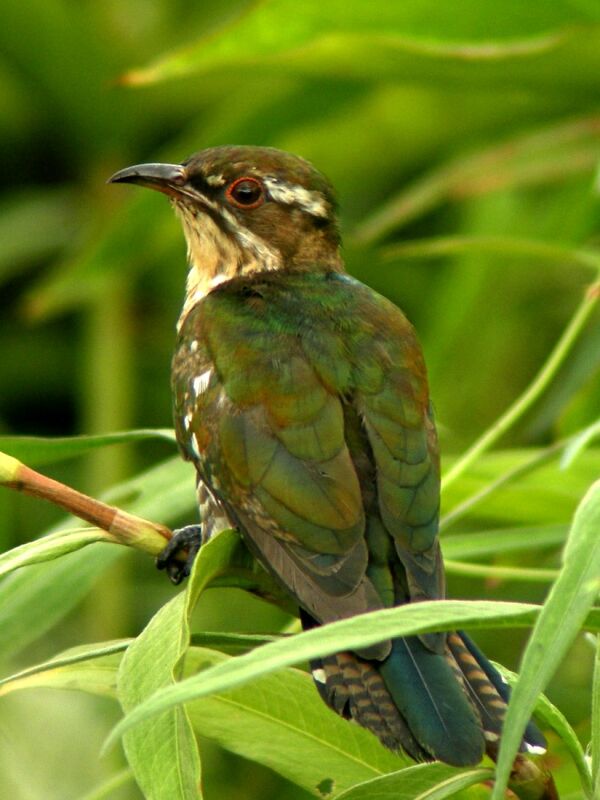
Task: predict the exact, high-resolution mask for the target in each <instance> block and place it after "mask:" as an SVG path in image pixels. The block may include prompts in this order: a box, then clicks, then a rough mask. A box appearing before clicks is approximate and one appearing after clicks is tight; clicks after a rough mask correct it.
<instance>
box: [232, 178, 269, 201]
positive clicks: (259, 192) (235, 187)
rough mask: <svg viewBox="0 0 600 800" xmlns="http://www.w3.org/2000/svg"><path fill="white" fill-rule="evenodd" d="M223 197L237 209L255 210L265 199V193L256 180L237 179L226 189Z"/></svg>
mask: <svg viewBox="0 0 600 800" xmlns="http://www.w3.org/2000/svg"><path fill="white" fill-rule="evenodd" d="M225 196H226V197H227V199H228V200H229V202H230V203H231V205H233V206H237V207H238V208H256V207H257V206H259V205H260V204H261V203H262V201H263V200H264V199H265V192H264V189H263V186H262V183H261V182H260V181H259V180H257V179H256V178H238V179H237V180H236V181H234V182H233V183H232V184H231V186H229V187H228V188H227V191H226V192H225Z"/></svg>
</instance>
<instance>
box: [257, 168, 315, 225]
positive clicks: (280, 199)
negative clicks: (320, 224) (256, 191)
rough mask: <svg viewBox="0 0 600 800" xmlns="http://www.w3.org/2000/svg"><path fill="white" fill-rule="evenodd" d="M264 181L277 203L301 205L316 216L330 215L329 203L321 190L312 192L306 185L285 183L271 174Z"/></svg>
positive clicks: (304, 209)
mask: <svg viewBox="0 0 600 800" xmlns="http://www.w3.org/2000/svg"><path fill="white" fill-rule="evenodd" d="M263 181H264V184H265V186H266V187H267V189H268V190H269V194H270V195H271V197H272V198H273V200H275V202H276V203H285V204H286V205H289V206H292V205H296V206H299V207H300V208H301V209H302V210H303V211H306V212H307V214H312V215H313V216H314V217H327V216H328V215H329V208H328V205H327V203H326V202H325V200H324V198H323V195H322V194H321V193H320V192H310V191H309V190H308V189H305V188H304V186H299V185H298V184H294V183H285V182H284V181H281V180H279V178H274V177H270V176H267V177H266V178H263Z"/></svg>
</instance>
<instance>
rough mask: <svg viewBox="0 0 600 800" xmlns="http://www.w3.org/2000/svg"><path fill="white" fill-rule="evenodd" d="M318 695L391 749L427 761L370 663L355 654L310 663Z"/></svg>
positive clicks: (338, 655)
mask: <svg viewBox="0 0 600 800" xmlns="http://www.w3.org/2000/svg"><path fill="white" fill-rule="evenodd" d="M310 667H311V670H312V675H313V679H314V681H315V684H316V686H317V688H318V690H319V694H320V695H321V697H322V698H323V700H324V701H325V702H326V703H327V705H328V706H330V707H331V708H333V710H334V711H336V712H337V713H338V714H340V715H341V716H342V717H344V718H346V719H354V720H356V722H358V724H359V725H362V727H364V728H367V730H370V731H371V732H372V733H374V734H375V736H377V738H378V739H379V740H380V741H381V743H382V744H383V745H385V746H386V747H388V748H389V749H390V750H404V751H405V752H406V753H408V755H409V756H410V757H411V758H413V759H414V760H415V761H424V760H429V759H430V756H429V755H428V753H427V752H426V751H425V750H423V748H421V746H420V745H419V744H418V742H417V741H416V739H415V738H414V736H413V735H412V733H411V732H410V729H409V727H408V725H407V724H406V721H405V720H404V718H403V717H402V715H401V714H400V712H399V710H398V708H397V707H396V705H395V703H394V701H393V699H392V696H391V695H390V693H389V691H388V690H387V687H386V685H385V683H384V682H383V679H382V677H381V675H380V674H379V672H378V670H377V668H376V667H375V666H374V664H373V662H368V661H365V660H364V659H362V658H360V657H359V656H356V655H355V654H354V653H348V652H344V653H336V654H335V655H332V656H327V657H325V658H321V659H315V660H314V661H311V664H310Z"/></svg>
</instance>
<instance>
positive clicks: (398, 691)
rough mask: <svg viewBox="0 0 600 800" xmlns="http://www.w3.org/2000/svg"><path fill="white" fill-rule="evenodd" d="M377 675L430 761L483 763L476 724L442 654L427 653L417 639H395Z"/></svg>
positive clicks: (479, 730) (482, 749) (457, 763)
mask: <svg viewBox="0 0 600 800" xmlns="http://www.w3.org/2000/svg"><path fill="white" fill-rule="evenodd" d="M379 671H380V672H381V675H382V677H383V680H384V682H385V684H386V686H387V688H388V689H389V692H390V694H391V695H392V698H393V700H394V702H395V704H396V706H397V707H398V709H399V711H400V713H401V714H402V716H403V717H404V718H405V719H406V722H407V724H408V726H409V728H410V730H411V732H412V734H413V736H414V737H415V739H416V740H417V741H418V742H419V744H420V745H421V747H422V748H423V749H424V750H426V751H427V752H428V753H429V754H430V758H433V759H438V760H439V761H445V762H446V763H447V764H454V765H455V766H467V765H472V764H478V763H479V761H481V758H482V756H483V751H484V739H483V732H482V727H481V723H480V720H479V718H478V716H477V715H476V714H475V712H474V710H473V708H472V706H471V703H470V702H469V700H468V699H467V695H466V694H465V692H464V690H463V688H462V686H461V684H460V683H459V681H457V680H456V678H455V676H454V673H453V670H452V668H451V666H450V665H449V663H448V661H447V660H446V657H445V656H444V655H440V654H438V653H434V652H432V651H431V650H428V649H427V648H426V647H425V645H424V644H423V643H422V642H421V640H420V639H419V638H417V637H416V636H410V637H407V638H404V639H396V640H394V642H393V644H392V652H391V655H390V656H389V657H388V658H387V659H386V660H385V661H384V662H383V663H382V664H381V666H380V667H379Z"/></svg>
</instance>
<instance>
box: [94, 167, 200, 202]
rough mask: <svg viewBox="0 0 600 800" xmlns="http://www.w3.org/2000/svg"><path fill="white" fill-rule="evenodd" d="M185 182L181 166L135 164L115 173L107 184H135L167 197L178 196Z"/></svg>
mask: <svg viewBox="0 0 600 800" xmlns="http://www.w3.org/2000/svg"><path fill="white" fill-rule="evenodd" d="M186 181H187V174H186V171H185V168H184V167H182V166H181V164H136V165H135V166H133V167H125V169H121V170H119V172H115V174H114V175H112V176H111V177H110V178H109V179H108V180H107V183H135V184H137V185H139V186H147V187H148V188H149V189H156V190H157V191H159V192H164V193H165V194H169V195H178V194H179V193H180V191H181V188H182V187H183V186H184V184H185V182H186Z"/></svg>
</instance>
